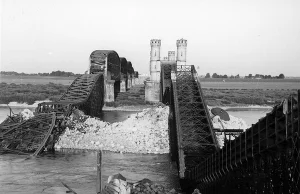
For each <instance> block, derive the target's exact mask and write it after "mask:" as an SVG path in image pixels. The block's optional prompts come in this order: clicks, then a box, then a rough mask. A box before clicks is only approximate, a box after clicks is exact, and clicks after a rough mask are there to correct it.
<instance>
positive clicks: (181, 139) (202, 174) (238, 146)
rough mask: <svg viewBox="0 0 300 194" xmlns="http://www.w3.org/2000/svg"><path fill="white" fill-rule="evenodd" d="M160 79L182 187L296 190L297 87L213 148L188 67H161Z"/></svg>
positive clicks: (299, 170)
mask: <svg viewBox="0 0 300 194" xmlns="http://www.w3.org/2000/svg"><path fill="white" fill-rule="evenodd" d="M161 78H162V79H161V86H162V87H161V88H162V92H163V94H162V96H163V102H164V103H166V104H169V105H170V115H169V136H170V150H171V158H172V160H173V161H176V162H177V164H178V174H179V177H180V178H181V183H182V188H183V189H184V190H186V191H187V192H188V193H189V192H192V191H193V189H195V188H198V189H200V191H201V193H207V194H218V193H222V194H226V193H230V194H231V193H236V194H237V193H239V194H240V193H249V194H250V193H271V194H285V193H295V194H296V193H300V186H299V185H300V151H299V147H300V140H299V133H300V119H299V118H300V112H299V110H300V103H299V102H300V90H299V91H298V98H297V99H295V98H293V97H290V98H289V99H288V100H286V101H285V103H282V104H280V105H276V106H275V107H274V109H273V111H272V112H271V113H268V114H267V116H266V117H264V118H262V119H260V120H259V122H257V123H256V124H254V125H252V127H250V128H249V129H247V130H246V131H245V132H244V133H240V134H239V135H238V136H237V137H236V138H235V139H230V140H228V141H226V143H225V145H224V147H223V148H222V149H219V146H218V144H217V142H216V136H215V131H218V130H217V129H213V127H212V124H211V118H210V115H209V113H208V111H207V108H206V105H205V101H204V98H203V94H202V89H201V85H200V81H199V78H198V76H197V74H196V71H195V68H194V66H188V65H185V66H177V67H176V66H168V67H166V66H162V72H161ZM170 80H171V86H170V87H168V86H167V85H168V82H169V83H170ZM219 131H220V130H219ZM231 132H232V131H231Z"/></svg>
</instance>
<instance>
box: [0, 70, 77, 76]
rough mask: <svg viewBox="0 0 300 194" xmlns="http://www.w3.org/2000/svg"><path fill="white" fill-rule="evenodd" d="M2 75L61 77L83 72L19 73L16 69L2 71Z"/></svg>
mask: <svg viewBox="0 0 300 194" xmlns="http://www.w3.org/2000/svg"><path fill="white" fill-rule="evenodd" d="M0 74H1V75H21V76H30V75H31V76H59V77H74V76H80V75H81V74H75V73H73V72H65V71H59V70H58V71H52V72H51V73H23V72H22V73H18V72H15V71H1V72H0Z"/></svg>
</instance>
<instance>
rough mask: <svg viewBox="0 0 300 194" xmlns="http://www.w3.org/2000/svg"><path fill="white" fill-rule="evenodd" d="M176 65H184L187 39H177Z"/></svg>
mask: <svg viewBox="0 0 300 194" xmlns="http://www.w3.org/2000/svg"><path fill="white" fill-rule="evenodd" d="M176 45H177V65H186V47H187V40H185V39H180V40H177V44H176Z"/></svg>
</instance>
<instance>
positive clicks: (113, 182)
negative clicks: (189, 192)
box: [101, 174, 178, 194]
mask: <svg viewBox="0 0 300 194" xmlns="http://www.w3.org/2000/svg"><path fill="white" fill-rule="evenodd" d="M119 177H121V178H119ZM108 193H109V194H130V193H131V194H143V193H145V194H146V193H153V194H176V193H178V192H177V191H176V190H175V189H172V190H170V191H166V190H165V188H164V187H163V186H162V185H159V184H156V183H154V182H152V181H151V180H149V179H143V180H141V181H138V182H136V183H130V182H127V181H126V178H124V177H123V176H122V175H121V174H117V175H113V176H109V179H108V184H106V185H105V187H104V189H103V190H102V191H101V194H108Z"/></svg>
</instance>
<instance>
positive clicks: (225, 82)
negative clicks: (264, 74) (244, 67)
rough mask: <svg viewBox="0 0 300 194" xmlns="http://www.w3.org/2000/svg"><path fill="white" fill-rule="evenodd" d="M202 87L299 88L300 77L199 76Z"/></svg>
mask: <svg viewBox="0 0 300 194" xmlns="http://www.w3.org/2000/svg"><path fill="white" fill-rule="evenodd" d="M200 80H201V87H202V88H211V89H263V90H269V89H271V90H287V89H290V90H291V89H300V79H222V78H208V79H204V78H201V79H200Z"/></svg>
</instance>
